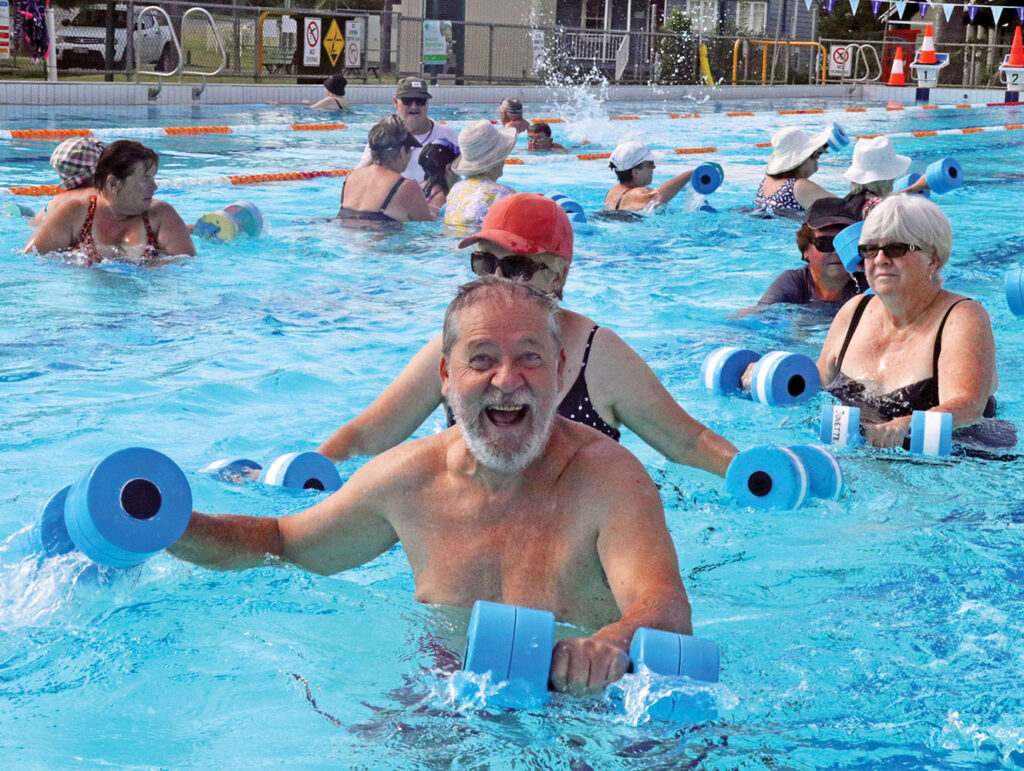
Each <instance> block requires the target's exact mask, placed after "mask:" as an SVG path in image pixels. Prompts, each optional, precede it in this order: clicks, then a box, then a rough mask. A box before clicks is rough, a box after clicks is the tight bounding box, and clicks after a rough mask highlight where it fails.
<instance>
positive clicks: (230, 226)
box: [192, 201, 263, 242]
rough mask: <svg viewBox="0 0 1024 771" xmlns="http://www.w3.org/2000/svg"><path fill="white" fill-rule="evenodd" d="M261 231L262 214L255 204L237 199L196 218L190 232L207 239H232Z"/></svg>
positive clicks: (251, 236) (256, 234)
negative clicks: (217, 209) (236, 201)
mask: <svg viewBox="0 0 1024 771" xmlns="http://www.w3.org/2000/svg"><path fill="white" fill-rule="evenodd" d="M262 231H263V215H262V214H261V213H260V210H259V209H257V208H256V205H255V204H251V203H249V202H248V201H239V202H238V203H233V204H231V205H230V206H225V207H224V208H223V209H221V210H220V211H215V212H209V213H207V214H204V215H203V216H202V217H200V218H199V219H198V220H196V224H195V227H194V228H193V230H192V232H193V233H194V234H195V235H197V236H199V237H200V238H205V239H207V240H209V241H221V242H226V241H234V240H235V239H236V238H238V237H239V236H240V235H243V234H244V235H247V236H249V237H250V238H255V237H256V236H258V235H259V234H260V233H261V232H262Z"/></svg>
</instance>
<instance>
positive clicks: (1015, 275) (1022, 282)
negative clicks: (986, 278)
mask: <svg viewBox="0 0 1024 771" xmlns="http://www.w3.org/2000/svg"><path fill="white" fill-rule="evenodd" d="M1006 304H1007V305H1008V306H1010V311H1011V312H1012V313H1013V315H1014V316H1024V268H1013V269H1012V270H1009V271H1007V272H1006Z"/></svg>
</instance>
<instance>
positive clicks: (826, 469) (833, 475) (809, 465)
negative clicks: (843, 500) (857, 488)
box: [789, 444, 843, 501]
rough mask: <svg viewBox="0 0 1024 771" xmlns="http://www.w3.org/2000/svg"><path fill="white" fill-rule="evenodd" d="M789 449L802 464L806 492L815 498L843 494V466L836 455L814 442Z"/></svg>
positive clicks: (835, 498)
mask: <svg viewBox="0 0 1024 771" xmlns="http://www.w3.org/2000/svg"><path fill="white" fill-rule="evenodd" d="M789 449H790V450H791V451H792V452H793V453H794V454H795V455H796V456H797V457H798V458H799V459H800V462H801V463H803V464H804V470H805V471H806V472H807V494H808V495H811V496H814V497H815V498H826V499H829V500H833V501H834V500H838V499H839V497H840V496H841V495H842V494H843V468H842V466H840V465H839V461H837V460H836V456H835V455H833V454H832V453H830V452H829V451H828V450H826V449H825V448H824V447H819V446H818V445H815V444H797V445H793V446H791V447H790V448H789Z"/></svg>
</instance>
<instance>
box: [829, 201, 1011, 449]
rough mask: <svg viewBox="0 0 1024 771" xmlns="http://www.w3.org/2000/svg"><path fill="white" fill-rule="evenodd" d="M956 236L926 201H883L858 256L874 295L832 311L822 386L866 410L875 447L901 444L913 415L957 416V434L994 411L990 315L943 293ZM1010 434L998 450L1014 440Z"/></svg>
mask: <svg viewBox="0 0 1024 771" xmlns="http://www.w3.org/2000/svg"><path fill="white" fill-rule="evenodd" d="M952 240H953V233H952V228H951V227H950V224H949V220H948V219H947V218H946V215H945V214H943V213H942V210H941V209H939V207H938V206H936V205H935V204H934V203H932V202H931V201H929V200H928V199H927V198H924V197H922V196H916V195H895V196H890V197H888V198H885V199H883V200H882V202H881V203H879V204H878V205H877V206H876V207H875V208H874V209H873V210H872V211H871V213H870V214H869V215H868V217H867V219H866V220H865V222H864V230H863V232H862V234H861V237H860V246H859V250H860V254H861V256H862V257H863V258H864V263H865V273H866V274H867V280H868V284H869V285H870V286H871V288H872V289H873V290H874V292H875V293H874V295H865V296H861V297H856V298H854V299H852V300H850V301H849V302H848V303H846V305H844V306H843V307H842V309H841V310H840V311H839V313H838V314H837V315H836V317H835V320H834V321H833V322H832V326H831V328H830V329H829V331H828V337H827V338H826V340H825V344H824V345H823V346H822V349H821V355H820V356H819V357H818V370H819V372H820V373H821V382H822V384H823V385H824V387H825V389H826V390H828V391H829V392H831V393H832V395H833V396H835V397H836V398H838V399H839V400H840V401H841V402H842V403H843V404H846V405H849V406H856V407H860V408H861V418H862V423H863V432H864V436H865V438H866V439H867V440H868V442H869V443H870V444H872V445H874V446H875V447H898V446H900V445H902V444H903V440H904V437H905V436H906V435H907V434H908V432H909V430H910V419H911V414H912V413H913V411H914V410H935V411H938V412H948V413H952V415H953V427H954V429H958V428H963V427H966V426H972V425H974V424H976V423H978V422H979V421H981V419H982V417H991V416H993V415H994V414H995V399H994V397H993V394H994V393H995V391H996V386H997V385H998V378H997V377H996V350H995V340H994V338H993V335H992V325H991V323H990V321H989V318H988V314H987V313H986V312H985V309H984V308H983V307H982V306H981V304H980V303H977V302H974V301H973V300H970V299H969V298H967V297H964V296H963V295H959V294H954V293H953V292H949V291H947V290H945V289H943V288H942V269H943V267H945V265H946V262H947V261H948V260H949V255H950V251H951V248H952ZM993 422H995V423H1001V424H1002V423H1003V421H993ZM1004 425H1009V424H1004ZM1011 429H1012V426H1011ZM1010 433H1013V434H1014V435H1013V436H1012V437H1009V436H1004V437H1003V440H1004V441H1002V442H1001V443H1000V444H999V445H998V446H1012V445H1013V444H1014V443H1015V442H1016V436H1015V432H1013V431H1012V430H1011V432H1010ZM958 434H961V436H962V435H963V432H955V433H954V440H956V439H958V438H961V437H960V436H958ZM990 446H991V445H990Z"/></svg>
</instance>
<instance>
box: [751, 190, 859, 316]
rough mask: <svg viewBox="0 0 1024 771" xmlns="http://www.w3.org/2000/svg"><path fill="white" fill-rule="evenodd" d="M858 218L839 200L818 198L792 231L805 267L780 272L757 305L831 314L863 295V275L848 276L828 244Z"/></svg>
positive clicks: (832, 248) (832, 247)
mask: <svg viewBox="0 0 1024 771" xmlns="http://www.w3.org/2000/svg"><path fill="white" fill-rule="evenodd" d="M859 219H860V218H859V217H858V215H857V213H856V212H853V211H850V209H849V208H848V207H847V205H846V204H845V203H844V202H843V200H842V199H841V198H832V197H829V198H820V199H819V200H817V201H815V202H814V203H813V204H811V208H809V209H808V210H807V214H806V216H805V217H804V222H803V225H801V227H800V229H799V230H798V231H797V232H796V244H797V247H799V249H800V254H801V259H802V260H803V261H804V262H805V263H807V264H806V265H803V266H802V267H800V268H796V269H794V270H787V271H784V272H783V273H782V274H781V275H780V276H779V277H778V278H776V279H775V281H773V282H772V285H771V286H770V287H768V291H766V292H765V293H764V296H762V297H761V299H760V300H758V301H757V304H758V305H759V306H764V305H773V304H775V303H793V304H796V305H813V306H816V307H821V308H825V309H827V310H830V311H831V312H832V313H833V314H834V313H835V312H836V311H838V310H839V308H840V307H842V305H843V303H845V302H846V301H847V300H849V299H850V298H851V297H853V296H854V295H858V294H861V293H862V292H864V291H865V290H866V289H867V288H868V282H867V279H866V278H865V276H864V274H863V273H861V272H860V271H857V272H855V273H853V274H852V275H851V274H850V273H848V272H847V270H846V268H844V267H843V263H842V261H841V260H840V259H839V255H838V254H836V250H835V247H834V246H833V244H832V240H833V239H834V238H835V236H836V234H837V233H839V231H841V230H842V229H843V228H845V227H847V226H848V225H852V224H854V223H855V222H858V221H859Z"/></svg>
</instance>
